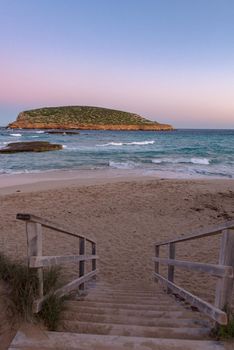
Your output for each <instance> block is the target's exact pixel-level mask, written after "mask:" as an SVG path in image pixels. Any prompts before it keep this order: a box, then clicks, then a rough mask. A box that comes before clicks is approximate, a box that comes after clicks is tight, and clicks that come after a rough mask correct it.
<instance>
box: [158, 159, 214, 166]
mask: <svg viewBox="0 0 234 350" xmlns="http://www.w3.org/2000/svg"><path fill="white" fill-rule="evenodd" d="M152 163H155V164H161V163H173V164H183V163H191V164H198V165H209V164H210V159H208V158H190V159H187V158H177V159H175V158H155V159H152Z"/></svg>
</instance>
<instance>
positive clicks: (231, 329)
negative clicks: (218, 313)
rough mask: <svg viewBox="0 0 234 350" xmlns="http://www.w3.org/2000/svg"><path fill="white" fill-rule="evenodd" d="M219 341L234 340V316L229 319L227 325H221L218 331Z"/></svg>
mask: <svg viewBox="0 0 234 350" xmlns="http://www.w3.org/2000/svg"><path fill="white" fill-rule="evenodd" d="M217 338H218V339H223V340H225V339H234V314H232V315H231V316H230V317H229V322H228V324H227V325H225V326H224V325H221V326H219V327H218V329H217Z"/></svg>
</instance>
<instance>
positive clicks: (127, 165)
mask: <svg viewBox="0 0 234 350" xmlns="http://www.w3.org/2000/svg"><path fill="white" fill-rule="evenodd" d="M109 166H110V167H112V168H115V169H133V168H135V166H136V164H135V163H134V162H130V161H129V162H113V161H111V160H110V161H109Z"/></svg>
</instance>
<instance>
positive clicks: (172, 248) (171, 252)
mask: <svg viewBox="0 0 234 350" xmlns="http://www.w3.org/2000/svg"><path fill="white" fill-rule="evenodd" d="M169 259H170V260H172V261H173V260H174V259H175V243H170V244H169ZM168 280H169V281H170V282H174V265H173V264H171V265H168Z"/></svg>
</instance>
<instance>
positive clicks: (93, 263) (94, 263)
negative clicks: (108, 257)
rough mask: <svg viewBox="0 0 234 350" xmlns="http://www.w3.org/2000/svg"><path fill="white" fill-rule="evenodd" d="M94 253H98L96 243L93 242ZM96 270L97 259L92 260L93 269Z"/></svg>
mask: <svg viewBox="0 0 234 350" xmlns="http://www.w3.org/2000/svg"><path fill="white" fill-rule="evenodd" d="M92 255H96V243H92ZM94 270H96V259H93V260H92V271H94Z"/></svg>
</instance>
